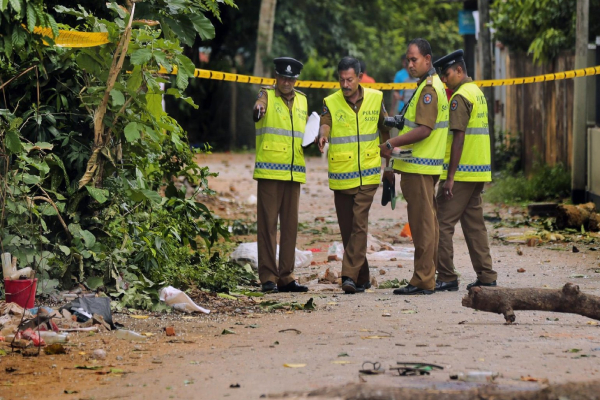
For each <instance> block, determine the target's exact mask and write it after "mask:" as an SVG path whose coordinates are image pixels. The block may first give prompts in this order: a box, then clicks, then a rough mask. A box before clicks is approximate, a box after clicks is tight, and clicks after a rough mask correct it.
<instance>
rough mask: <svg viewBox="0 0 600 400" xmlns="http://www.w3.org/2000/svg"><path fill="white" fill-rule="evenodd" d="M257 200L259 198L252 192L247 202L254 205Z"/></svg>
mask: <svg viewBox="0 0 600 400" xmlns="http://www.w3.org/2000/svg"><path fill="white" fill-rule="evenodd" d="M256 200H257V199H256V196H255V195H253V194H251V195H250V196H248V200H246V204H248V205H251V206H253V205H255V204H256Z"/></svg>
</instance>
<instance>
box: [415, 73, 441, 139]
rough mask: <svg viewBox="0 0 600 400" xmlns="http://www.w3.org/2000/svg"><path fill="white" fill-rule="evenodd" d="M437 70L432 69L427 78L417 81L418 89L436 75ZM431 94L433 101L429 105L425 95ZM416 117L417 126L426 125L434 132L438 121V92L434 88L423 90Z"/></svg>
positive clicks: (423, 77) (429, 87) (418, 100)
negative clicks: (431, 76)
mask: <svg viewBox="0 0 600 400" xmlns="http://www.w3.org/2000/svg"><path fill="white" fill-rule="evenodd" d="M434 74H435V70H434V69H433V68H432V70H430V71H429V72H428V73H427V74H426V75H425V76H422V77H421V78H420V79H419V80H418V81H417V87H418V86H419V85H420V84H421V83H422V82H423V81H424V80H425V79H427V77H428V76H429V75H434ZM426 94H429V95H430V96H431V101H430V102H429V103H425V99H424V97H425V95H426ZM416 113H417V114H416V116H415V123H416V124H417V125H425V126H427V127H429V128H431V129H432V130H433V128H434V127H435V120H436V119H437V113H438V97H437V92H436V91H435V89H434V88H433V86H427V85H426V86H425V87H424V88H423V90H421V95H420V97H419V98H418V99H417V110H416Z"/></svg>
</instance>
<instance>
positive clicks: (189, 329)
mask: <svg viewBox="0 0 600 400" xmlns="http://www.w3.org/2000/svg"><path fill="white" fill-rule="evenodd" d="M200 162H201V164H203V165H208V166H209V167H210V169H211V170H212V171H215V172H219V173H220V176H219V177H218V178H215V179H212V180H211V186H212V188H213V189H214V190H216V191H217V192H219V193H220V194H219V197H221V198H223V199H228V200H227V203H226V204H224V205H223V206H220V207H217V212H219V214H221V216H222V217H224V218H240V215H243V213H241V211H242V210H246V212H248V211H247V210H250V211H249V212H250V214H249V216H250V217H251V214H252V209H253V207H252V206H251V205H245V206H244V205H243V203H245V202H250V203H251V199H250V197H251V196H252V195H254V194H255V190H256V189H255V186H256V185H255V182H254V181H253V180H252V179H251V176H252V165H253V155H250V154H237V155H232V154H213V155H203V156H202V157H201V158H200ZM307 170H308V171H309V174H308V181H309V183H308V184H306V185H305V186H304V189H303V192H302V195H301V206H300V221H301V227H300V234H299V241H298V246H297V247H298V248H299V249H302V250H306V249H319V250H321V251H320V252H315V253H314V258H313V260H314V261H315V262H316V263H315V265H312V266H309V267H306V268H302V269H301V270H298V271H297V275H298V277H300V278H301V279H303V280H307V281H310V280H312V279H314V278H315V277H316V276H317V275H318V274H323V271H324V270H325V269H326V268H330V269H331V270H337V271H339V270H340V269H341V262H339V261H335V262H329V263H327V262H326V259H327V249H328V247H329V246H330V245H331V243H332V242H333V241H340V240H341V238H340V236H339V230H338V229H337V221H336V217H335V211H334V205H333V195H332V193H331V192H330V190H329V189H328V187H327V180H326V165H325V163H324V162H323V161H322V160H321V159H318V158H311V159H308V165H307ZM380 199H381V192H380V191H378V193H377V195H376V197H375V202H374V205H373V208H372V211H371V215H370V221H371V222H370V233H371V234H373V235H374V236H375V237H376V238H377V239H379V240H382V241H384V242H387V243H391V244H393V246H394V247H395V248H396V247H397V248H401V249H407V252H408V253H409V252H410V248H411V242H410V240H408V239H406V238H400V237H399V233H400V230H401V229H402V226H403V225H404V223H406V222H407V217H406V204H405V203H400V204H399V206H398V207H397V208H396V210H395V211H392V210H391V209H390V207H389V205H388V206H387V207H382V206H381V205H380ZM487 212H488V213H489V214H490V215H493V214H494V207H493V206H487ZM511 212H513V213H515V212H520V210H518V209H515V210H506V209H505V210H504V211H503V213H504V215H508V216H510V213H511ZM530 229H531V228H525V227H520V228H515V227H501V228H498V229H495V228H493V227H492V225H491V224H488V230H489V235H490V238H498V237H505V238H507V237H511V236H512V237H518V236H520V235H523V234H524V233H525V232H526V231H527V230H530ZM244 240H245V241H250V240H255V236H254V237H253V236H252V235H250V236H247V237H244ZM454 242H455V264H456V266H457V269H458V271H459V272H460V273H461V283H460V286H461V288H460V290H459V291H458V292H451V293H450V292H444V293H437V294H434V295H430V296H410V297H404V296H394V295H393V294H392V289H373V290H370V291H368V292H367V293H363V294H356V295H344V294H343V293H342V291H341V290H340V289H337V288H336V287H335V286H333V285H325V286H328V287H330V288H333V291H331V290H328V291H327V290H325V291H324V290H322V289H323V288H324V286H323V285H317V286H314V288H315V291H311V292H309V293H306V294H277V295H270V296H269V298H272V299H274V300H278V301H281V302H291V301H297V302H298V303H301V304H304V303H305V302H306V301H308V299H309V298H313V300H314V302H315V304H316V310H314V311H289V310H278V311H275V312H271V313H268V312H250V311H252V310H248V309H246V308H244V307H240V308H239V310H237V311H236V310H234V311H233V312H230V313H219V312H218V310H215V311H217V312H215V313H214V314H211V315H208V316H194V317H188V318H183V317H180V318H177V320H176V321H171V320H166V319H165V318H164V317H160V316H159V317H156V316H151V317H150V318H148V319H146V320H133V319H131V318H128V317H124V316H123V317H119V316H118V315H117V316H115V319H116V320H118V321H120V322H122V323H124V324H126V325H128V327H130V328H133V329H135V330H138V331H148V332H153V333H155V335H154V336H152V337H150V338H149V339H148V341H147V342H142V343H135V344H130V343H125V342H122V341H121V342H119V341H118V340H117V339H115V338H114V337H113V336H114V335H112V334H111V333H104V334H99V335H96V336H94V337H87V336H85V337H84V336H81V337H78V338H76V340H74V343H77V347H76V348H74V349H73V350H72V351H71V353H70V355H68V356H64V357H63V358H60V357H59V356H56V357H54V358H53V359H52V360H49V357H48V356H45V357H40V358H39V359H24V358H22V357H21V356H15V357H10V356H9V357H2V362H1V363H0V383H4V384H3V385H0V398H2V399H17V398H29V399H38V398H46V399H54V398H56V399H96V400H99V399H117V398H132V399H168V398H173V399H184V398H187V399H220V398H232V399H256V398H259V397H260V396H261V395H266V396H267V397H279V396H280V395H281V393H283V392H286V391H289V392H297V393H302V392H309V391H311V390H315V389H319V388H323V387H343V386H345V385H351V384H352V385H353V384H358V383H366V385H374V386H377V387H396V388H398V387H404V388H429V389H431V388H437V389H449V390H450V389H451V390H466V389H469V388H473V387H476V386H478V385H482V383H472V382H462V381H453V380H450V378H449V376H450V375H452V374H457V373H460V372H466V371H492V372H494V373H498V374H499V376H498V377H497V378H496V380H495V383H494V384H493V385H494V386H495V387H496V388H498V389H502V390H518V391H523V392H528V391H532V390H537V389H539V388H540V387H543V386H544V385H545V384H547V383H550V384H561V383H567V382H590V381H598V380H600V367H599V362H598V361H599V360H598V356H600V327H599V326H598V323H597V321H591V320H590V319H588V318H584V317H581V316H578V315H570V314H559V313H547V312H531V311H521V312H517V324H515V325H505V324H504V318H503V317H502V316H501V315H495V314H490V313H484V312H477V311H474V310H472V309H467V308H464V307H462V306H461V299H462V297H463V296H464V295H465V294H466V290H465V286H466V284H467V283H469V282H471V281H473V280H474V279H475V273H474V272H473V270H472V268H471V265H470V261H469V256H468V252H467V247H466V244H465V241H464V238H463V235H462V231H461V229H460V228H457V233H456V235H455V241H454ZM518 242H519V239H515V240H513V241H510V240H499V239H492V240H491V246H492V257H493V260H494V267H495V268H496V269H497V271H498V273H499V278H498V284H499V285H501V286H506V287H513V288H515V287H538V288H543V287H547V288H559V287H562V286H563V285H564V284H565V283H566V282H574V283H576V284H578V285H579V286H580V288H581V290H582V291H584V292H586V293H588V294H593V295H600V273H598V272H600V266H599V256H598V252H596V251H594V249H595V247H594V246H595V245H594V244H585V243H577V244H576V245H577V247H578V249H579V250H580V251H579V252H577V253H573V252H572V247H573V243H565V242H558V243H556V242H553V243H542V244H541V245H539V246H537V247H527V246H526V245H525V244H519V243H518ZM518 253H522V255H519V254H518ZM370 264H371V267H372V269H371V275H372V276H375V277H376V279H377V280H378V282H379V283H381V282H383V281H385V280H391V279H395V278H397V279H399V280H402V279H405V278H406V279H410V276H411V271H412V261H411V260H410V259H408V257H406V258H404V259H396V260H394V261H391V260H380V261H372V262H371V263H370ZM519 269H524V270H525V272H517V271H518V270H519ZM316 289H319V290H316ZM167 324H172V325H174V326H175V330H176V332H177V333H178V336H176V337H175V339H177V340H175V342H170V341H173V338H168V337H166V336H164V333H163V332H162V329H163V328H164V326H166V325H167ZM224 329H228V330H230V331H232V332H235V333H234V334H225V335H223V334H222V333H223V330H224ZM134 345H135V346H137V347H134ZM98 347H102V348H105V349H106V350H107V352H108V356H107V359H106V360H104V361H102V362H101V364H102V365H103V366H105V367H107V368H108V367H111V366H112V367H113V368H118V369H121V370H123V371H124V372H125V373H124V374H121V373H112V374H104V375H98V374H96V373H95V371H90V370H74V369H72V368H73V367H74V365H76V364H87V365H92V364H93V362H92V361H90V360H89V358H88V357H89V353H90V352H91V351H92V350H93V349H94V348H98ZM80 353H87V354H80ZM364 361H378V362H380V363H381V365H382V366H383V367H384V368H385V369H386V372H385V373H384V374H381V375H374V376H370V375H369V376H367V375H359V373H358V370H359V369H361V365H362V363H363V362H364ZM403 361H409V362H425V363H433V364H437V365H441V366H443V367H444V369H443V370H442V371H433V372H431V375H428V376H427V375H426V376H412V377H411V376H409V377H406V376H398V374H397V373H395V372H393V371H390V370H389V367H392V366H395V364H396V362H403ZM286 364H287V365H288V366H287V367H286V366H285V365H286ZM10 366H15V367H17V368H18V369H19V370H18V371H16V372H13V373H8V372H5V368H7V367H10ZM104 370H105V371H106V370H107V369H106V368H105V369H104ZM15 374H18V375H15ZM524 377H529V378H527V380H524V379H525V378H524ZM7 382H8V384H7ZM40 385H43V387H40ZM237 385H239V387H236V386H237ZM368 387H371V386H368ZM65 390H72V391H77V393H74V394H66V393H65V392H64V391H65ZM298 396H300V395H298ZM322 396H323V397H322V398H329V395H326V394H323V395H322ZM331 396H338V397H337V398H349V397H351V396H349V395H347V394H346V395H340V394H339V393H338V394H335V395H333V394H332V395H331ZM292 397H295V395H294V396H292Z"/></svg>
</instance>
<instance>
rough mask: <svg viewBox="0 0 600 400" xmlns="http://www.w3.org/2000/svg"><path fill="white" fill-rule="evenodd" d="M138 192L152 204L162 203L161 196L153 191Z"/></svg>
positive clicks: (143, 190)
mask: <svg viewBox="0 0 600 400" xmlns="http://www.w3.org/2000/svg"><path fill="white" fill-rule="evenodd" d="M140 192H141V193H142V194H143V195H144V196H145V197H146V198H147V199H148V200H150V201H151V202H153V203H160V202H161V201H162V197H161V195H160V194H158V193H157V192H155V191H153V190H148V189H140Z"/></svg>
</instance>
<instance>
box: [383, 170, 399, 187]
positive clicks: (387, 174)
mask: <svg viewBox="0 0 600 400" xmlns="http://www.w3.org/2000/svg"><path fill="white" fill-rule="evenodd" d="M384 179H387V181H388V182H389V183H390V185H393V184H394V181H395V180H396V175H394V171H384V172H383V177H382V178H381V182H383V180H384Z"/></svg>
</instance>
